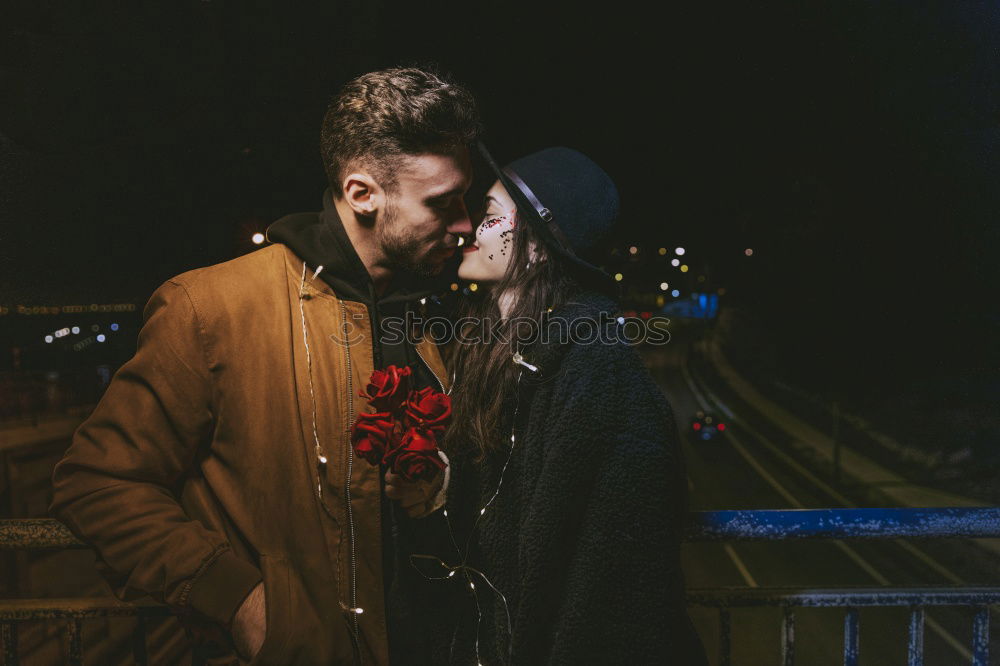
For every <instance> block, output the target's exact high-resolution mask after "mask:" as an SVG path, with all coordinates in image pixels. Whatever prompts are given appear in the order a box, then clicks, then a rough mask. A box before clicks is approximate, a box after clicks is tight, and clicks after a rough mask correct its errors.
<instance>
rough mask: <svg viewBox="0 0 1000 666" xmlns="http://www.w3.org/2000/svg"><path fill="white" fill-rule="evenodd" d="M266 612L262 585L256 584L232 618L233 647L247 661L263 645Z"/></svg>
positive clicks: (265, 631) (251, 658) (265, 630)
mask: <svg viewBox="0 0 1000 666" xmlns="http://www.w3.org/2000/svg"><path fill="white" fill-rule="evenodd" d="M266 610H267V601H266V599H264V583H257V587H255V588H253V590H251V591H250V594H248V595H247V598H246V599H244V600H243V604H242V605H241V606H240V607H239V609H238V610H237V611H236V615H234V616H233V631H232V633H233V645H234V646H236V652H237V653H238V654H239V655H240V657H242V658H243V659H246V660H247V661H251V660H253V658H254V657H256V656H257V653H258V652H260V646H261V645H263V644H264V635H265V634H266V633H267V615H266V613H265V611H266Z"/></svg>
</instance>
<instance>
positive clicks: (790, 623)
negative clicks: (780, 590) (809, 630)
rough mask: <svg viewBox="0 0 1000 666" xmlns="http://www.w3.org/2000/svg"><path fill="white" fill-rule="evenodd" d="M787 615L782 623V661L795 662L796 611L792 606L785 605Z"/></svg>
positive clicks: (790, 664)
mask: <svg viewBox="0 0 1000 666" xmlns="http://www.w3.org/2000/svg"><path fill="white" fill-rule="evenodd" d="M784 611H785V617H784V621H783V622H782V623H781V663H782V664H783V665H784V666H794V664H795V613H794V612H793V611H792V608H791V607H790V606H785V607H784Z"/></svg>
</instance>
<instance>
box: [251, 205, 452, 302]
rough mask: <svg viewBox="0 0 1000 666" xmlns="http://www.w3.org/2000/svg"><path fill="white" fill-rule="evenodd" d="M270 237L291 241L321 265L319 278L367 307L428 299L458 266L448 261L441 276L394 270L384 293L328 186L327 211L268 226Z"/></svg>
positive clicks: (297, 250)
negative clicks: (356, 246)
mask: <svg viewBox="0 0 1000 666" xmlns="http://www.w3.org/2000/svg"><path fill="white" fill-rule="evenodd" d="M267 240H268V241H270V242H271V243H282V244H283V245H287V246H288V248H289V249H291V250H292V252H294V253H295V254H296V255H297V256H298V257H300V258H301V259H302V260H303V261H305V262H306V264H307V265H308V266H309V267H311V268H312V269H313V270H315V268H316V267H317V266H322V267H323V272H322V273H320V274H319V277H321V278H322V279H323V281H324V282H326V283H327V284H329V285H330V287H331V288H332V289H333V290H334V291H335V292H336V293H337V294H338V295H339V296H341V297H342V298H345V299H347V300H351V301H358V302H361V303H364V304H366V305H374V304H376V303H377V304H379V305H386V304H390V303H403V302H407V301H412V300H419V299H421V298H425V297H426V296H429V295H430V294H433V293H437V292H440V291H443V290H444V289H446V288H447V285H448V282H449V278H450V277H452V276H451V274H452V273H453V272H454V266H452V265H451V264H448V266H446V268H445V270H444V271H442V272H441V274H439V275H437V276H434V277H431V278H425V277H420V276H418V275H415V274H413V273H410V272H406V271H397V272H395V273H394V274H393V277H392V281H391V282H390V283H389V287H388V288H387V289H386V290H385V292H384V293H383V294H382V296H381V297H377V296H376V293H375V283H374V282H373V281H372V278H371V275H369V273H368V269H367V268H365V265H364V263H363V262H362V261H361V257H359V256H358V253H357V251H356V250H355V249H354V245H353V244H352V243H351V239H350V237H348V235H347V231H346V230H345V229H344V223H343V222H342V221H341V219H340V216H339V215H338V214H337V209H336V207H334V205H333V195H332V193H331V192H330V190H329V188H328V189H327V190H326V191H325V192H324V193H323V210H322V211H320V212H318V213H292V214H290V215H286V216H284V217H282V218H280V219H279V220H277V221H276V222H274V223H273V224H271V225H270V226H269V227H268V228H267Z"/></svg>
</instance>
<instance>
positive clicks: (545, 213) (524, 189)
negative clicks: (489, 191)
mask: <svg viewBox="0 0 1000 666" xmlns="http://www.w3.org/2000/svg"><path fill="white" fill-rule="evenodd" d="M503 172H504V173H505V174H506V175H507V177H508V178H510V179H511V181H512V182H513V183H514V184H515V185H517V189H519V190H521V194H523V195H524V197H525V198H526V199H527V200H528V203H530V204H531V207H532V208H534V209H535V212H536V213H538V217H540V218H542V219H543V220H545V221H546V222H551V221H552V211H551V210H549V209H548V208H546V207H545V206H543V205H542V202H541V201H539V200H538V197H536V196H535V193H534V192H532V191H531V188H530V187H528V184H527V183H526V182H524V181H523V180H521V177H520V176H518V175H517V174H516V173H514V172H513V171H511V170H510V169H504V170H503Z"/></svg>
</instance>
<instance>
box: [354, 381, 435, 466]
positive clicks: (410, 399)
mask: <svg viewBox="0 0 1000 666" xmlns="http://www.w3.org/2000/svg"><path fill="white" fill-rule="evenodd" d="M412 374H413V373H412V371H411V370H410V368H409V367H408V366H404V367H402V368H397V367H396V366H394V365H390V366H389V367H387V368H386V369H385V370H375V371H374V372H372V375H371V378H370V379H369V380H368V386H367V388H366V390H365V391H364V392H362V393H361V394H360V396H361V397H362V398H365V399H366V400H367V401H368V404H369V405H370V406H371V407H372V408H373V409H374V410H375V411H374V412H373V413H363V414H358V417H357V419H356V420H355V422H354V425H353V426H352V428H351V443H352V445H353V446H354V453H355V454H356V455H357V456H358V457H360V458H363V459H365V460H367V461H368V462H369V463H370V464H372V465H380V464H381V465H385V466H386V468H387V469H390V470H392V472H393V473H394V474H398V475H400V476H401V477H403V478H404V479H406V480H407V481H417V480H429V479H432V478H434V476H435V475H436V474H437V473H438V472H439V471H441V470H442V469H444V466H445V464H444V461H442V460H441V458H440V456H439V455H438V446H437V443H438V438H439V437H440V436H441V435H442V434H443V433H444V431H445V428H446V427H447V426H448V422H449V420H450V419H451V398H449V397H448V396H447V395H445V394H444V393H441V392H440V391H435V390H434V389H431V388H424V389H420V390H419V391H414V390H410V385H411V379H412Z"/></svg>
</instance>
